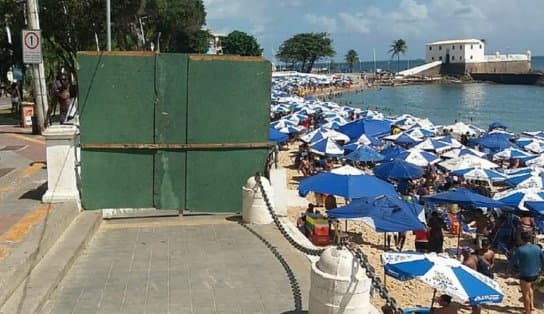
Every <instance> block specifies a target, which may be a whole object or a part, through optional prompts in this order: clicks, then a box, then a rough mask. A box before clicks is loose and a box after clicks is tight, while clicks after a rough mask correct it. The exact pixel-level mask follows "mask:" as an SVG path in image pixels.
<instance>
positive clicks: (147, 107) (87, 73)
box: [78, 54, 156, 209]
mask: <svg viewBox="0 0 544 314" xmlns="http://www.w3.org/2000/svg"><path fill="white" fill-rule="evenodd" d="M78 63H79V73H78V74H79V81H80V91H81V97H80V103H81V105H80V122H81V143H82V144H90V143H96V144H102V143H153V140H154V139H153V138H154V132H153V126H154V121H153V116H154V102H155V99H156V96H155V82H154V74H155V57H154V55H150V54H139V55H136V54H128V55H117V54H108V55H100V54H95V55H91V54H80V55H79V56H78ZM153 166H154V159H153V153H152V152H145V151H130V150H126V151H104V150H88V149H83V150H82V156H81V190H82V200H83V206H84V207H85V208H87V209H96V208H123V207H153Z"/></svg>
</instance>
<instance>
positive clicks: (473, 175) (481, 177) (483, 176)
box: [451, 168, 508, 182]
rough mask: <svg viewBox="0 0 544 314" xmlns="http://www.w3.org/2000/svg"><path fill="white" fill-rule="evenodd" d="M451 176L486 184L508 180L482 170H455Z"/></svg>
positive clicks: (502, 175)
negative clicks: (485, 182)
mask: <svg viewBox="0 0 544 314" xmlns="http://www.w3.org/2000/svg"><path fill="white" fill-rule="evenodd" d="M451 174H452V175H456V176H462V177H463V178H465V180H478V181H488V182H500V181H505V180H506V179H508V177H507V176H505V175H504V174H502V173H500V172H498V171H495V170H491V169H484V168H467V169H460V170H455V171H453V172H452V173H451Z"/></svg>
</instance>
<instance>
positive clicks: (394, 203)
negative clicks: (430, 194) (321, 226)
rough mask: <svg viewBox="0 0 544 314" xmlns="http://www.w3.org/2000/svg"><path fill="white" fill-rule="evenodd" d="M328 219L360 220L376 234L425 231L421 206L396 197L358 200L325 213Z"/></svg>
mask: <svg viewBox="0 0 544 314" xmlns="http://www.w3.org/2000/svg"><path fill="white" fill-rule="evenodd" d="M327 215H328V216H329V217H334V218H340V219H352V220H360V221H363V222H364V223H365V224H367V225H368V226H370V227H371V228H373V229H374V230H376V231H378V232H402V231H409V230H421V229H425V224H424V223H423V222H422V220H425V214H424V210H423V206H421V205H419V204H416V203H408V202H405V201H403V200H401V199H399V198H398V197H397V196H387V195H386V196H380V197H377V198H358V199H354V200H352V201H351V202H350V203H349V204H348V205H346V206H342V207H338V208H334V209H331V210H329V211H327Z"/></svg>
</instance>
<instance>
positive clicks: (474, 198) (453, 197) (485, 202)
mask: <svg viewBox="0 0 544 314" xmlns="http://www.w3.org/2000/svg"><path fill="white" fill-rule="evenodd" d="M424 198H425V200H427V201H428V202H430V203H439V204H458V205H461V206H473V207H487V208H503V207H505V206H506V204H505V203H503V202H501V201H497V200H494V199H492V198H489V197H486V196H483V195H481V194H478V193H476V192H474V191H472V190H469V189H464V188H460V189H456V190H449V191H446V192H442V193H437V194H434V195H430V196H424Z"/></svg>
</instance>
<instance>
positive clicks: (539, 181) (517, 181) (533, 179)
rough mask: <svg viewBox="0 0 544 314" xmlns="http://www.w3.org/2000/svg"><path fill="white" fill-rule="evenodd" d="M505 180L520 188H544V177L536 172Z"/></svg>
mask: <svg viewBox="0 0 544 314" xmlns="http://www.w3.org/2000/svg"><path fill="white" fill-rule="evenodd" d="M505 182H506V183H507V184H510V185H513V186H515V187H516V188H518V189H531V188H536V189H542V188H544V177H543V176H540V175H538V174H537V173H534V172H530V173H525V174H521V175H517V176H512V177H510V178H508V179H507V180H506V181H505Z"/></svg>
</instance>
